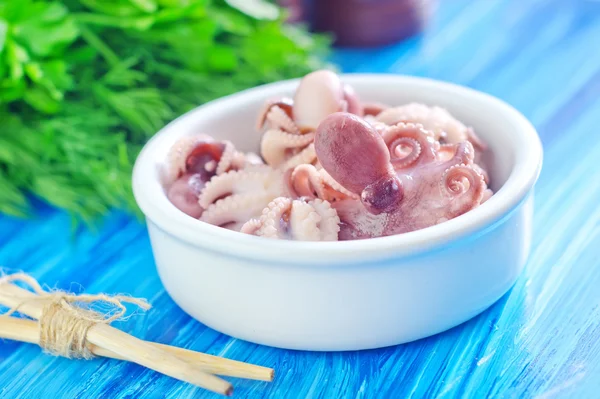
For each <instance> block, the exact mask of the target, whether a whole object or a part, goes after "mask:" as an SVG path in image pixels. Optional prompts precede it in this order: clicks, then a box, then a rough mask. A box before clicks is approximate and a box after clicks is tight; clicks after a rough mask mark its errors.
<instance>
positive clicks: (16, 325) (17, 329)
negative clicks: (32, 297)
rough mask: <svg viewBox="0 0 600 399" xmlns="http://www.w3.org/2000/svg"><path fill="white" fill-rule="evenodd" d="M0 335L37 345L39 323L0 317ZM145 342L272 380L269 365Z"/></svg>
mask: <svg viewBox="0 0 600 399" xmlns="http://www.w3.org/2000/svg"><path fill="white" fill-rule="evenodd" d="M0 338H5V339H11V340H14V341H20V342H27V343H30V344H36V345H39V341H40V340H39V328H38V324H37V323H36V322H35V321H33V320H28V319H20V318H17V317H0ZM146 342H147V343H149V344H150V345H152V346H157V347H160V348H163V349H164V350H166V351H168V352H170V353H172V354H174V355H177V356H178V357H180V358H182V359H185V360H187V361H188V362H193V363H195V364H197V365H198V366H200V367H202V369H203V370H204V371H206V372H207V373H210V374H217V375H222V376H227V377H237V378H246V379H250V380H258V381H273V375H274V372H273V369H270V368H268V367H262V366H256V365H253V364H248V363H244V362H238V361H235V360H230V359H225V358H222V357H219V356H212V355H208V354H206V353H200V352H195V351H192V350H189V349H183V348H178V347H175V346H169V345H163V344H159V343H156V342H148V341H146ZM89 349H90V351H91V352H92V353H93V354H94V355H96V356H101V357H108V358H111V359H117V360H128V359H126V358H125V357H123V356H120V355H118V354H116V353H113V352H111V351H109V350H107V349H104V348H101V347H99V346H96V345H93V344H90V345H89Z"/></svg>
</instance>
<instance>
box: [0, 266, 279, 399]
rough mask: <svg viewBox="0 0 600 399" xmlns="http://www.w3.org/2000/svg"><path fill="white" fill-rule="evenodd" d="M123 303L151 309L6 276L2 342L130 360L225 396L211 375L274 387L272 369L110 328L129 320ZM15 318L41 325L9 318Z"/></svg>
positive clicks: (1, 283) (1, 282) (1, 285)
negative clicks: (95, 307) (94, 307)
mask: <svg viewBox="0 0 600 399" xmlns="http://www.w3.org/2000/svg"><path fill="white" fill-rule="evenodd" d="M15 282H21V283H23V284H25V285H26V286H27V287H28V288H29V289H30V290H31V291H29V290H25V289H23V288H20V287H18V286H17V285H15V284H14V283H15ZM99 303H104V304H108V305H111V306H112V309H113V311H112V312H106V313H101V312H98V311H94V310H92V309H91V306H92V305H94V304H99ZM125 303H129V304H133V305H136V306H137V307H139V308H141V309H143V310H148V309H150V305H149V304H148V303H147V302H146V301H145V300H144V299H137V298H131V297H128V296H123V295H116V296H109V295H106V294H98V295H87V294H82V295H74V294H69V293H65V292H62V291H52V292H48V291H45V290H44V289H42V287H41V286H40V284H39V283H38V282H37V281H36V280H35V279H34V278H33V277H31V276H29V275H26V274H22V273H18V274H13V275H9V276H4V277H2V278H0V304H2V305H4V306H6V307H8V308H9V311H8V312H7V313H5V314H4V315H2V316H0V338H8V339H13V340H18V341H23V342H30V343H35V344H37V345H39V346H40V347H41V348H42V349H43V350H44V351H46V352H48V353H50V354H52V355H55V356H62V357H66V358H69V359H74V358H75V359H91V358H93V357H95V356H103V357H110V358H114V359H121V360H128V361H131V362H134V363H137V364H140V365H142V366H145V367H148V368H150V369H153V370H155V371H158V372H161V373H163V374H165V375H169V376H171V377H174V378H177V379H179V380H182V381H186V382H189V383H192V384H195V385H197V386H200V387H203V388H206V389H209V390H211V391H213V392H217V393H221V394H224V395H231V394H232V393H233V387H232V386H231V384H230V383H229V382H227V381H225V380H223V379H221V378H219V377H217V376H215V375H213V374H219V375H227V376H232V377H240V378H249V379H256V380H263V381H272V379H273V373H274V372H273V370H272V369H270V368H266V367H261V366H255V365H251V364H247V363H242V362H237V361H233V360H229V359H224V358H220V357H217V356H211V355H207V354H203V353H199V352H194V351H190V350H187V349H182V348H177V347H172V346H167V345H162V344H156V343H152V342H146V341H143V340H140V339H137V338H135V337H132V336H130V335H128V334H125V333H124V332H122V331H120V330H117V329H115V328H113V327H111V326H110V323H111V322H113V321H116V320H121V319H123V318H124V317H125V314H126V311H127V309H126V307H125V305H124V304H125ZM86 305H87V307H86ZM16 312H18V313H21V314H24V315H27V316H29V317H32V318H34V319H37V320H38V321H37V322H35V321H33V320H27V319H22V318H16V317H11V315H13V314H14V313H16Z"/></svg>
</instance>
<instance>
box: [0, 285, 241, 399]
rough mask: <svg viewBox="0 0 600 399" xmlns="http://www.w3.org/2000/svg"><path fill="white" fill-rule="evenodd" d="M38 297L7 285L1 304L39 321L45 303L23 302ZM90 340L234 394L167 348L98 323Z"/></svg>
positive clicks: (161, 370) (146, 364)
mask: <svg viewBox="0 0 600 399" xmlns="http://www.w3.org/2000/svg"><path fill="white" fill-rule="evenodd" d="M34 295H35V294H33V293H32V292H30V291H27V290H24V289H22V288H20V287H17V286H16V285H12V284H5V285H3V286H2V289H1V290H0V303H2V304H3V305H5V306H8V307H10V308H13V307H15V306H19V308H18V309H19V313H23V314H26V315H27V316H29V317H33V318H34V319H39V318H40V317H41V315H42V308H43V301H26V302H23V299H30V298H32V296H34ZM86 339H87V341H88V342H91V343H92V344H94V345H96V346H99V347H102V348H104V349H107V350H109V351H111V352H113V353H116V354H117V355H119V356H122V357H124V358H125V359H127V360H129V361H131V362H134V363H137V364H139V365H141V366H144V367H146V368H149V369H152V370H154V371H158V372H159V373H162V374H164V375H168V376H170V377H173V378H176V379H178V380H182V381H185V382H189V383H191V384H194V385H197V386H199V387H202V388H204V389H208V390H210V391H213V392H216V393H220V394H222V395H227V396H231V395H232V394H233V387H232V385H231V384H230V383H229V382H227V381H225V380H223V379H221V378H219V377H217V376H215V375H212V374H208V373H207V372H206V371H204V369H202V368H201V367H200V366H198V365H196V364H193V363H190V362H188V361H186V360H183V359H180V358H179V357H177V356H176V355H173V354H172V353H169V352H168V351H166V350H164V349H163V348H160V347H156V346H152V345H150V344H149V343H147V342H145V341H142V340H140V339H137V338H135V337H133V336H131V335H129V334H126V333H124V332H122V331H120V330H117V329H116V328H113V327H111V326H109V325H106V324H95V325H94V326H92V327H91V328H90V329H89V330H88V332H87V335H86Z"/></svg>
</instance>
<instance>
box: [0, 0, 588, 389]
mask: <svg viewBox="0 0 600 399" xmlns="http://www.w3.org/2000/svg"><path fill="white" fill-rule="evenodd" d="M599 43H600V2H598V1H592V0H587V1H585V0H564V1H558V0H548V1H542V0H512V1H510V0H479V1H472V0H441V1H440V5H439V8H438V11H437V13H436V14H435V17H434V20H433V21H432V24H431V26H430V27H429V28H428V30H427V32H426V33H425V34H424V35H422V37H420V38H415V39H411V40H408V41H406V42H403V43H400V44H397V45H393V46H388V47H385V48H380V49H373V50H340V51H337V52H336V54H335V56H334V61H336V62H339V63H340V64H341V65H343V67H344V70H345V71H346V72H391V73H402V74H410V75H417V76H427V77H432V78H436V79H442V80H447V81H451V82H456V83H460V84H464V85H467V86H470V87H473V88H476V89H479V90H482V91H485V92H487V93H490V94H492V95H495V96H498V97H500V98H502V99H504V100H506V101H508V102H509V103H511V104H512V105H514V106H515V107H516V108H518V109H519V110H520V111H522V112H523V113H524V114H525V115H526V116H527V117H528V118H529V119H530V120H531V121H532V122H533V123H534V124H535V126H536V127H537V128H538V130H539V132H540V135H541V137H542V141H543V144H544V147H545V148H544V149H545V164H544V169H543V172H542V175H541V177H540V181H539V184H538V186H537V191H536V198H535V201H536V204H535V205H536V213H535V217H534V229H535V230H534V242H533V248H532V254H531V258H530V260H529V262H528V264H527V267H526V270H525V272H524V274H523V275H522V276H521V278H520V279H519V280H518V282H517V283H516V285H515V286H514V288H513V289H512V290H511V291H510V292H509V293H508V294H507V295H505V296H504V297H503V298H502V299H501V300H500V301H499V302H498V303H496V304H495V305H494V306H492V307H491V308H490V309H489V310H487V311H486V312H484V313H483V314H481V315H480V316H478V317H476V318H474V319H473V320H471V321H469V322H467V323H465V324H463V325H461V326H459V327H456V328H454V329H452V330H450V331H447V332H445V333H443V334H440V335H437V336H434V337H431V338H427V339H424V340H421V341H418V342H414V343H410V344H407V345H402V346H398V347H393V348H387V349H381V350H373V351H365V352H350V353H308V352H293V351H285V350H278V349H271V348H265V347H261V346H258V345H253V344H249V343H246V342H241V341H239V340H235V339H231V338H229V337H227V336H224V335H222V334H219V333H217V332H215V331H213V330H211V329H208V328H206V327H204V326H203V325H201V324H200V323H198V322H195V321H193V320H192V319H190V318H189V317H188V316H187V315H185V314H184V313H183V312H182V311H181V310H180V309H179V308H178V307H177V306H176V305H175V304H174V303H173V302H172V301H171V299H170V298H169V297H168V296H167V294H166V293H165V291H164V290H163V289H162V286H161V284H160V281H159V279H158V276H157V274H156V271H155V268H154V264H153V258H152V253H151V249H150V244H149V241H148V237H147V234H146V230H145V227H144V226H143V225H141V224H139V223H137V222H136V221H134V220H131V219H130V218H128V217H126V216H123V215H121V214H117V213H115V214H112V215H109V216H108V217H107V218H106V220H105V221H104V224H103V226H102V228H101V230H100V231H99V232H98V233H92V232H90V231H86V230H84V231H80V232H78V233H77V235H76V238H75V242H72V241H71V229H70V228H71V226H70V220H69V217H68V216H67V215H65V214H63V213H61V212H56V211H54V210H51V209H48V208H45V207H43V206H41V205H40V216H39V218H38V219H37V220H34V221H28V222H23V221H20V220H15V219H11V218H8V217H3V216H0V264H2V265H4V266H6V267H9V268H12V269H13V270H15V271H16V270H24V271H26V272H29V273H32V274H33V275H34V277H36V278H37V279H40V280H41V281H43V282H46V283H49V284H51V285H54V284H55V283H57V284H58V285H57V287H60V288H63V289H74V290H76V291H77V290H80V289H81V288H80V286H79V285H74V284H71V282H77V283H78V284H80V285H81V286H82V287H85V289H86V291H87V292H91V293H95V292H100V291H103V292H110V293H118V292H124V293H129V294H131V295H133V296H136V297H145V298H147V299H148V300H149V301H150V302H151V303H152V304H153V305H154V308H153V309H152V310H151V311H150V312H148V315H147V316H146V317H134V318H132V319H130V320H129V321H128V322H126V323H120V325H119V324H117V326H119V327H121V328H125V329H127V330H128V331H130V332H132V333H133V334H135V335H137V336H140V337H143V338H144V339H148V340H153V341H157V342H162V343H168V344H173V345H178V346H182V347H186V348H191V349H194V350H200V351H206V352H207V353H210V354H216V355H224V356H226V357H230V358H233V359H236V360H241V361H249V362H252V363H255V364H262V365H268V366H273V367H275V369H276V370H277V373H276V378H275V381H274V382H273V383H270V384H269V383H262V382H255V381H242V380H239V381H234V384H235V386H236V396H237V397H241V398H544V399H547V398H597V397H600V394H599V393H598V392H600V391H599V390H600V307H599V305H600V288H599V287H600V256H599V255H600V249H599V248H600V207H599V206H598V205H599V198H600V166H599V158H600V140H599V138H600V130H599V126H600V51H599V50H598V49H599V47H598V46H599V45H600V44H599ZM0 397H2V398H42V397H43V398H101V397H102V398H133V397H135V398H137V397H140V398H163V397H166V398H192V397H193V398H205V397H206V398H213V397H215V398H216V397H217V396H216V395H214V394H210V393H208V392H205V391H202V390H200V389H197V388H194V387H192V386H190V385H187V384H184V383H180V382H177V381H176V380H173V379H170V378H168V377H164V376H160V375H158V374H156V373H153V372H150V371H147V370H144V369H143V368H141V367H138V366H136V365H131V364H128V363H126V362H119V361H114V360H93V361H89V362H85V361H77V362H74V361H69V360H64V359H58V358H53V357H50V356H47V355H44V354H42V353H41V352H40V350H39V349H38V348H37V347H35V346H32V345H27V344H17V343H14V342H10V341H5V342H1V343H0Z"/></svg>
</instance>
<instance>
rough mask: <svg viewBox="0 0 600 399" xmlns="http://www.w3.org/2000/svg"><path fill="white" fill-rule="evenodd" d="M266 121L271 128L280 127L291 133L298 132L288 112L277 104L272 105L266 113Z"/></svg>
mask: <svg viewBox="0 0 600 399" xmlns="http://www.w3.org/2000/svg"><path fill="white" fill-rule="evenodd" d="M267 121H268V122H269V125H270V126H271V128H272V129H281V130H283V131H285V132H288V133H292V134H299V133H300V131H299V130H298V126H296V123H294V120H293V119H292V118H291V117H290V114H289V113H288V112H286V111H284V110H283V109H282V108H281V107H279V106H277V105H276V106H274V107H272V108H271V110H270V111H269V113H268V114H267Z"/></svg>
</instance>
